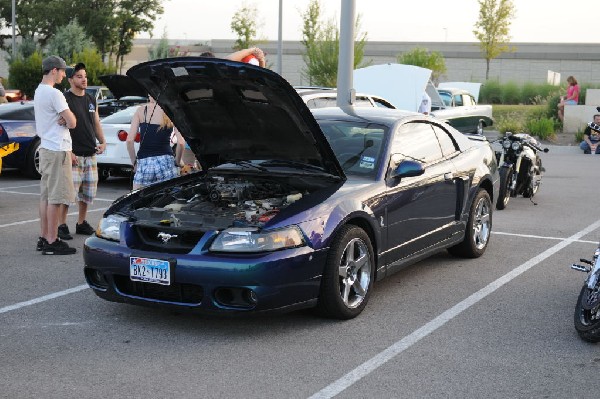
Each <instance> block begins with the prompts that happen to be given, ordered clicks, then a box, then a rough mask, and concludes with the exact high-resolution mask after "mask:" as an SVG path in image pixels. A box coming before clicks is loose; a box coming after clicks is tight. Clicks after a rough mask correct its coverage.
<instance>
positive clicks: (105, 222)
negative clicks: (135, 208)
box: [96, 214, 127, 241]
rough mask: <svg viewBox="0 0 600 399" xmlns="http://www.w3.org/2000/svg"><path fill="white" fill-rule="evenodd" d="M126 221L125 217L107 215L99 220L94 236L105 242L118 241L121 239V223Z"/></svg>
mask: <svg viewBox="0 0 600 399" xmlns="http://www.w3.org/2000/svg"><path fill="white" fill-rule="evenodd" d="M125 221H127V218H126V217H125V216H121V215H115V214H113V215H108V216H107V217H105V218H102V219H101V220H100V223H99V224H98V228H97V229H96V235H97V236H98V237H102V238H106V239H107V240H113V241H119V240H120V239H121V233H120V231H121V223H122V222H125Z"/></svg>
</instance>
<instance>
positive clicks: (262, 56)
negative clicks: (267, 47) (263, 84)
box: [225, 47, 266, 68]
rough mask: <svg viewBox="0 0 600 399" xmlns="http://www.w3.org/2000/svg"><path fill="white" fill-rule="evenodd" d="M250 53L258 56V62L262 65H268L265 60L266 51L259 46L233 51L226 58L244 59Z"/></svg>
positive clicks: (232, 59) (233, 59)
mask: <svg viewBox="0 0 600 399" xmlns="http://www.w3.org/2000/svg"><path fill="white" fill-rule="evenodd" d="M249 55H253V56H255V57H256V59H257V60H258V63H259V65H260V66H261V67H263V68H264V67H265V65H266V61H265V53H263V51H262V50H261V49H259V48H258V47H250V48H246V49H243V50H239V51H236V52H235V53H231V54H229V55H228V56H226V57H225V58H226V59H228V60H231V61H240V62H241V61H242V59H244V58H245V57H247V56H249Z"/></svg>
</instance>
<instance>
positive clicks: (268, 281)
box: [83, 236, 327, 314]
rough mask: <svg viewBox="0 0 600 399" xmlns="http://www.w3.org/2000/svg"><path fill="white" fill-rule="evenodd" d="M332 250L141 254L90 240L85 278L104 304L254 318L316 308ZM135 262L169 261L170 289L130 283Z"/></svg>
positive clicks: (97, 240)
mask: <svg viewBox="0 0 600 399" xmlns="http://www.w3.org/2000/svg"><path fill="white" fill-rule="evenodd" d="M326 256H327V250H326V249H323V250H319V251H315V250H313V249H311V248H310V247H307V246H305V247H300V248H292V249H286V250H282V251H276V252H269V253H261V254H230V253H229V254H215V253H211V252H208V251H196V250H195V251H192V253H189V254H168V253H160V252H151V251H140V250H135V249H131V248H128V247H126V246H124V245H122V244H121V243H117V242H113V241H109V240H105V239H102V238H98V237H95V236H94V237H90V238H88V239H87V240H86V242H85V245H84V252H83V257H84V263H85V266H84V273H85V277H86V280H87V282H88V285H89V286H90V287H91V288H92V289H93V291H94V292H95V293H96V294H97V295H98V296H99V297H101V298H103V299H106V300H109V301H114V302H124V303H130V304H135V305H143V306H156V307H168V308H175V309H179V310H188V311H192V312H196V313H225V314H227V313H229V314H250V313H262V312H266V311H291V310H295V309H298V308H305V307H312V306H314V305H316V301H317V298H318V294H319V287H320V282H321V276H322V273H323V268H324V265H325V261H326ZM130 257H143V258H150V259H161V260H167V261H169V263H170V265H171V268H172V277H171V284H170V285H160V284H156V283H148V282H138V281H132V280H131V279H130V276H129V273H130Z"/></svg>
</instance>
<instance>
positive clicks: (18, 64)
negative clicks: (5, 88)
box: [8, 51, 43, 98]
mask: <svg viewBox="0 0 600 399" xmlns="http://www.w3.org/2000/svg"><path fill="white" fill-rule="evenodd" d="M42 58H43V57H42V54H41V53H40V52H38V51H36V52H34V53H33V54H31V55H30V56H29V57H27V58H24V59H17V60H14V61H13V62H12V63H11V64H10V67H9V68H8V73H9V76H10V87H14V88H16V89H21V91H23V94H26V95H27V97H29V98H31V97H33V93H34V92H35V89H36V88H37V86H38V84H39V83H40V81H41V80H42Z"/></svg>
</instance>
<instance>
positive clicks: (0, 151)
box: [0, 143, 19, 173]
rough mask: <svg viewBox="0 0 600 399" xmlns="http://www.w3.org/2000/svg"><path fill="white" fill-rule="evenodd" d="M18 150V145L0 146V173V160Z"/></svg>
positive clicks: (0, 171) (0, 164) (0, 170)
mask: <svg viewBox="0 0 600 399" xmlns="http://www.w3.org/2000/svg"><path fill="white" fill-rule="evenodd" d="M18 149H19V144H18V143H4V144H0V173H2V158H4V157H5V156H7V155H10V154H12V153H13V152H15V151H17V150H18Z"/></svg>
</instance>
